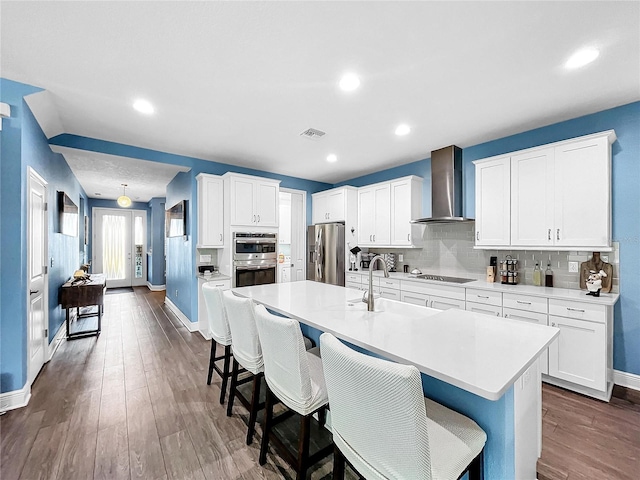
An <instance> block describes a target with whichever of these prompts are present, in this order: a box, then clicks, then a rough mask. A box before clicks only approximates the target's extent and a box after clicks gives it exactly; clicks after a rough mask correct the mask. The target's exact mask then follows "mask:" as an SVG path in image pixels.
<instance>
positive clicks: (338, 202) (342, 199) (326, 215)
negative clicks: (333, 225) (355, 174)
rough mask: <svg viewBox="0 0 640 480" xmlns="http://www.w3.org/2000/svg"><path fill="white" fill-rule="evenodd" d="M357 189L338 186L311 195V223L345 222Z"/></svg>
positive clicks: (353, 202)
mask: <svg viewBox="0 0 640 480" xmlns="http://www.w3.org/2000/svg"><path fill="white" fill-rule="evenodd" d="M356 195H357V189H356V188H355V187H347V186H345V187H339V188H333V189H331V190H325V191H324V192H318V193H314V194H313V195H311V198H312V201H311V210H312V215H311V218H312V219H313V223H314V224H317V223H329V222H347V220H348V218H347V217H348V216H349V215H348V213H349V209H350V205H351V204H352V205H355V202H356Z"/></svg>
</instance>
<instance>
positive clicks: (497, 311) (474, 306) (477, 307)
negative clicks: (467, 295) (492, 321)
mask: <svg viewBox="0 0 640 480" xmlns="http://www.w3.org/2000/svg"><path fill="white" fill-rule="evenodd" d="M465 309H466V310H469V311H470V312H476V313H484V314H485V315H491V316H494V317H500V316H502V307H497V306H495V305H490V304H486V303H475V302H467V303H466V308H465Z"/></svg>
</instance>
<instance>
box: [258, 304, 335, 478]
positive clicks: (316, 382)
mask: <svg viewBox="0 0 640 480" xmlns="http://www.w3.org/2000/svg"><path fill="white" fill-rule="evenodd" d="M256 321H257V325H258V333H259V334H260V343H261V345H262V355H263V356H264V376H265V379H266V382H267V392H266V393H267V395H266V402H265V415H264V422H263V427H262V444H261V446H260V458H259V463H260V465H264V464H265V463H266V461H267V449H268V447H269V441H270V440H271V441H273V444H274V445H275V447H276V448H277V449H278V451H279V453H280V455H281V456H282V457H283V458H284V459H285V460H286V461H287V462H288V463H289V464H291V465H292V466H293V468H294V469H295V470H296V479H297V480H302V479H305V478H306V475H307V470H308V468H309V467H310V466H311V465H313V464H314V463H316V462H317V461H318V460H320V459H322V458H324V457H326V456H328V455H329V454H331V451H332V446H331V444H329V445H327V446H325V447H323V448H319V449H318V451H317V452H316V453H314V454H313V455H309V439H310V429H311V418H312V416H313V414H314V413H316V412H317V413H318V417H319V418H320V419H321V422H320V423H321V424H322V423H323V419H324V414H325V411H326V407H327V389H326V386H325V383H324V375H323V373H322V360H321V359H320V357H319V356H318V355H317V354H314V353H313V352H311V351H309V352H308V351H307V350H306V348H305V343H304V340H303V338H302V332H301V331H300V324H299V323H298V322H297V321H296V320H293V319H291V318H284V317H279V316H276V315H272V314H271V313H269V312H268V311H267V309H266V308H265V307H264V306H263V305H258V306H256ZM276 400H280V402H282V403H283V404H284V405H285V406H286V407H288V408H289V411H290V412H296V413H298V414H300V416H301V418H300V433H299V438H298V452H297V455H295V456H294V455H293V454H292V453H291V452H290V451H289V449H287V448H286V446H285V445H284V443H283V441H282V440H281V439H280V438H278V436H277V435H275V432H274V430H273V427H274V425H276V424H277V423H279V422H280V421H282V420H284V419H285V418H287V417H289V416H290V415H283V414H279V415H278V416H277V417H275V418H274V416H273V406H274V402H275V401H276Z"/></svg>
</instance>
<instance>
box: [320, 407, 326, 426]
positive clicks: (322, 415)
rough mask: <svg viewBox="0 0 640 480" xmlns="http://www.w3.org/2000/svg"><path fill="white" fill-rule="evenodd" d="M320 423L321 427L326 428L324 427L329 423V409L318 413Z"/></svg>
mask: <svg viewBox="0 0 640 480" xmlns="http://www.w3.org/2000/svg"><path fill="white" fill-rule="evenodd" d="M318 423H319V424H320V426H321V427H324V425H325V424H326V423H327V409H326V408H323V409H321V410H319V411H318Z"/></svg>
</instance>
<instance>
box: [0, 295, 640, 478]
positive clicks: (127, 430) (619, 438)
mask: <svg viewBox="0 0 640 480" xmlns="http://www.w3.org/2000/svg"><path fill="white" fill-rule="evenodd" d="M209 346H210V344H209V342H207V341H205V340H204V339H203V338H202V337H201V335H200V334H199V333H190V332H189V331H188V330H187V329H186V328H185V327H184V326H183V325H182V323H181V322H180V321H179V320H178V319H177V318H176V317H175V316H174V315H173V314H172V313H171V312H170V311H168V309H167V308H166V307H165V305H164V293H163V292H150V291H149V290H148V289H147V288H146V287H141V288H135V289H134V292H133V293H131V292H124V293H118V294H111V295H107V296H106V297H105V314H104V317H103V331H102V334H101V335H100V336H99V337H91V338H84V339H78V340H73V341H70V342H67V341H63V342H62V344H61V346H60V348H59V350H58V352H57V353H56V354H55V356H54V358H53V359H52V360H51V362H49V363H48V364H47V365H45V367H44V369H43V370H42V372H41V373H40V375H39V377H38V379H37V380H36V382H35V383H34V385H33V387H32V398H31V401H30V403H29V405H28V406H27V407H25V408H22V409H18V410H13V411H11V412H8V413H7V414H6V415H4V416H2V417H0V448H1V452H0V462H1V463H0V478H2V479H3V480H4V479H26V480H32V479H39V478H48V479H59V480H68V479H85V478H95V479H109V480H111V479H135V478H144V479H158V480H159V479H200V480H201V479H207V480H214V479H215V480H221V479H225V480H226V479H229V480H236V479H238V480H253V479H263V480H264V479H268V480H276V479H278V480H280V479H286V480H289V479H292V478H294V474H293V472H292V471H291V469H290V468H289V467H288V466H287V465H286V464H285V463H284V462H283V461H282V460H281V459H280V458H279V457H277V456H276V455H275V454H274V453H270V454H269V456H268V463H267V465H265V466H264V467H261V466H259V465H258V453H259V440H260V436H261V430H260V427H259V426H258V427H257V432H256V438H255V440H254V442H253V444H252V445H250V446H247V445H245V436H246V422H247V417H248V414H247V412H246V411H245V409H244V408H243V407H242V406H241V405H237V406H236V407H234V415H233V416H232V417H231V418H228V417H227V416H226V406H224V407H223V406H221V405H220V404H219V402H218V398H219V394H220V390H219V389H220V379H219V377H217V376H214V382H213V383H212V385H211V386H207V385H206V369H207V366H208V360H209ZM614 394H615V397H614V398H613V399H612V401H611V403H609V404H606V403H603V402H599V401H596V400H592V399H589V398H586V397H583V396H581V395H577V394H574V393H571V392H567V391H565V390H562V389H559V388H556V387H552V386H548V385H545V386H544V388H543V407H544V408H543V452H542V458H541V459H540V460H539V461H538V476H539V478H540V479H541V480H557V479H562V480H581V479H596V478H597V479H621V480H625V479H631V478H634V479H635V478H637V475H638V472H639V471H640V392H633V391H628V390H624V389H619V388H616V390H615V391H614ZM238 403H239V402H238ZM331 464H332V462H331V457H329V459H328V460H326V461H325V462H324V463H323V464H321V465H318V466H316V467H315V468H314V469H313V470H312V472H311V479H312V480H328V479H330V478H331ZM348 477H349V478H355V477H354V476H353V475H349V476H348ZM488 480H493V479H488ZM499 480H501V479H499Z"/></svg>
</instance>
